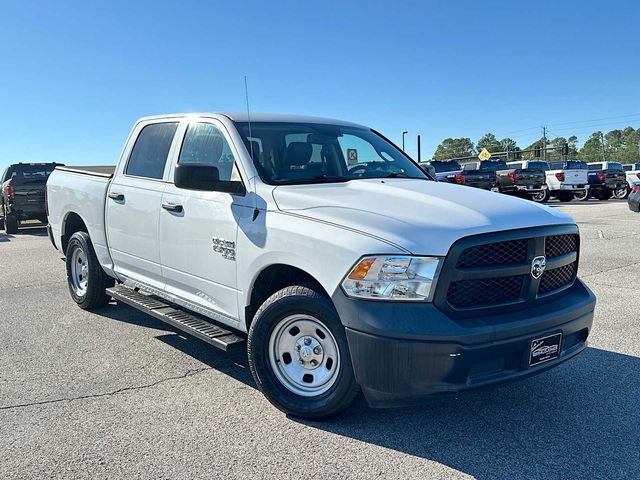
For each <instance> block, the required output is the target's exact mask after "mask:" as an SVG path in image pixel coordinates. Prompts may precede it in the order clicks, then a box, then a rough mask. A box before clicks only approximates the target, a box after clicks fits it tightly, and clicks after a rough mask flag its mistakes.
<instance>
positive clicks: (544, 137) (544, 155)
mask: <svg viewBox="0 0 640 480" xmlns="http://www.w3.org/2000/svg"><path fill="white" fill-rule="evenodd" d="M542 146H543V148H542V159H543V160H546V159H547V127H542Z"/></svg>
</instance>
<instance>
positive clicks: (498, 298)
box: [447, 275, 524, 308]
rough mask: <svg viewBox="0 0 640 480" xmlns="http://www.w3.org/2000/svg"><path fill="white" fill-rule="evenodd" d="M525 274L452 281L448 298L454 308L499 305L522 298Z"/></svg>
mask: <svg viewBox="0 0 640 480" xmlns="http://www.w3.org/2000/svg"><path fill="white" fill-rule="evenodd" d="M523 281H524V276H523V275H518V276H514V277H499V278H483V279H481V280H461V281H459V282H451V283H450V284H449V291H448V292H447V299H448V301H449V303H450V304H451V306H452V307H454V308H469V307H476V306H478V305H484V306H487V305H499V304H502V303H509V302H515V301H518V300H519V299H520V295H521V292H522V283H523Z"/></svg>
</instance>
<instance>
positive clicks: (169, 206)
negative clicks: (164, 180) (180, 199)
mask: <svg viewBox="0 0 640 480" xmlns="http://www.w3.org/2000/svg"><path fill="white" fill-rule="evenodd" d="M162 208H164V209H165V210H168V211H169V212H181V211H182V205H180V204H178V203H171V202H162Z"/></svg>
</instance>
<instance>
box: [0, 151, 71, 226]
mask: <svg viewBox="0 0 640 480" xmlns="http://www.w3.org/2000/svg"><path fill="white" fill-rule="evenodd" d="M57 166H62V164H61V163H16V164H14V165H10V166H9V167H7V169H6V170H5V171H4V174H3V175H2V177H1V178H0V229H1V228H5V230H6V232H7V233H17V232H18V227H19V226H20V222H23V221H25V220H39V221H41V222H42V223H47V211H46V207H45V190H46V188H47V179H48V178H49V175H51V172H53V169H54V168H56V167H57Z"/></svg>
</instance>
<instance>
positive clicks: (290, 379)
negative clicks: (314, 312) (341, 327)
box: [269, 314, 340, 397]
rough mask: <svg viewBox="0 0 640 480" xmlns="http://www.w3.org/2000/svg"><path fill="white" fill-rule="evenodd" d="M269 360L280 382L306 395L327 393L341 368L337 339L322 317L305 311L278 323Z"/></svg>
mask: <svg viewBox="0 0 640 480" xmlns="http://www.w3.org/2000/svg"><path fill="white" fill-rule="evenodd" d="M269 360H270V364H271V368H272V370H273V372H274V374H275V375H276V377H277V378H278V380H279V381H280V383H281V384H282V385H283V386H284V387H285V388H286V389H287V390H289V391H290V392H292V393H295V394H296V395H300V396H303V397H315V396H317V395H322V394H323V393H325V392H326V391H327V390H329V389H330V388H331V387H332V386H333V385H334V384H335V382H336V380H337V378H338V372H339V371H340V352H339V350H338V342H336V339H335V337H334V336H333V334H332V333H331V331H330V330H329V329H328V328H327V327H326V326H325V325H324V324H323V323H322V322H321V321H320V320H318V319H317V318H315V317H313V316H311V315H306V314H295V315H290V316H288V317H286V318H284V319H282V320H281V321H280V322H279V323H278V325H276V327H275V328H274V329H273V331H272V332H271V337H270V339H269Z"/></svg>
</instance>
